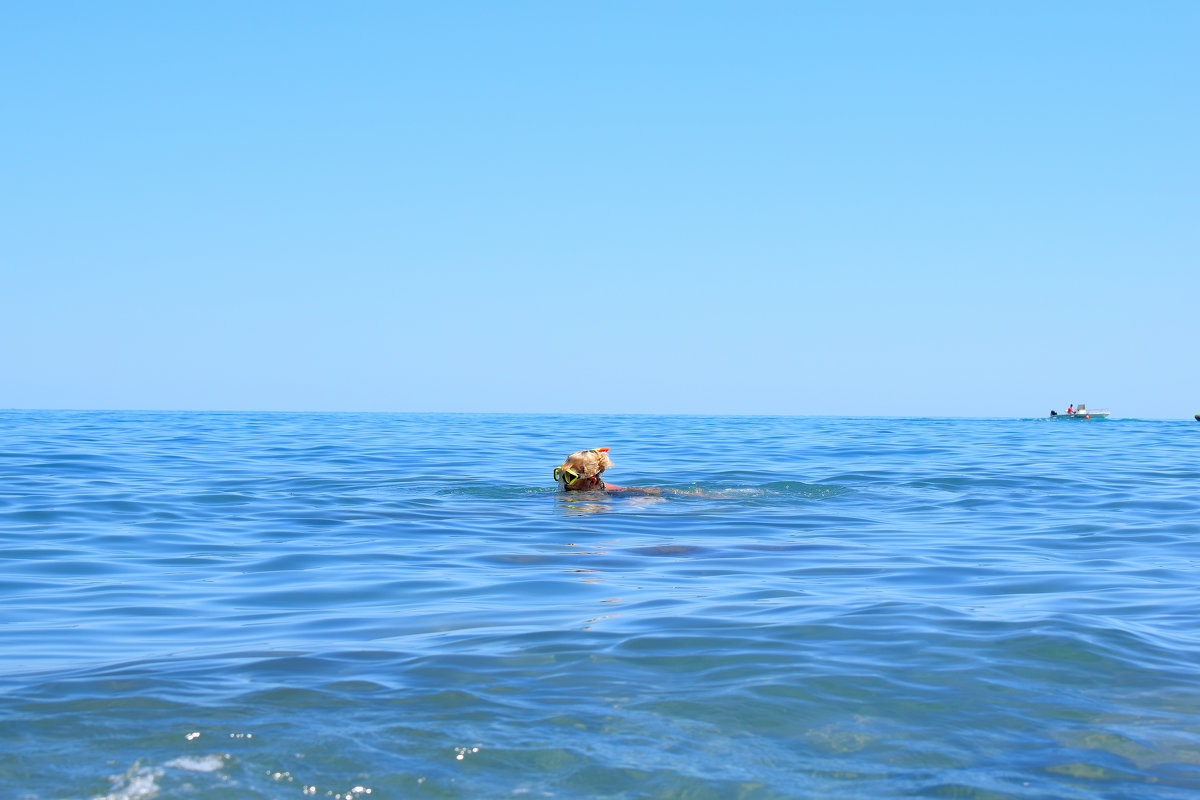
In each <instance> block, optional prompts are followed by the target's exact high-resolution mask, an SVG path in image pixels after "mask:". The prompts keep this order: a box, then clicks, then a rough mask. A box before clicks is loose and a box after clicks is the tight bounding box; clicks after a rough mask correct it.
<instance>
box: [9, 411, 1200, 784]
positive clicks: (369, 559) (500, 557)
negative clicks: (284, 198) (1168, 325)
mask: <svg viewBox="0 0 1200 800" xmlns="http://www.w3.org/2000/svg"><path fill="white" fill-rule="evenodd" d="M605 446H607V447H611V448H612V449H611V451H610V455H611V456H612V459H613V461H614V462H615V466H614V467H613V468H612V469H611V470H609V472H608V473H607V474H606V476H605V477H606V478H607V479H610V481H611V482H612V483H616V484H622V485H626V484H628V485H633V486H657V487H663V488H665V489H667V490H668V491H666V492H665V493H664V494H662V495H659V496H647V495H641V494H621V493H616V494H591V493H589V494H578V495H576V494H570V495H568V494H561V493H558V492H556V491H554V484H553V482H552V480H551V471H552V469H553V468H554V467H555V466H556V465H557V464H559V463H561V461H562V459H563V457H564V456H566V455H567V454H568V453H569V452H572V451H574V450H578V449H583V448H592V447H605ZM1198 456H1200V424H1198V423H1196V422H1194V421H1190V420H1189V421H1140V420H1120V419H1111V420H1089V421H1082V420H1049V419H979V420H973V419H893V418H874V419H873V418H830V417H732V416H555V415H501V414H497V415H434V414H299V413H182V412H66V411H55V412H50V411H46V412H42V411H10V412H0V798H5V800H7V799H8V798H14V799H16V800H50V799H51V798H54V799H56V800H57V799H60V798H70V799H72V800H75V799H81V798H86V799H91V798H102V799H103V800H148V799H149V798H221V799H222V800H224V799H225V798H238V799H239V800H250V799H252V798H314V797H315V798H336V799H337V800H368V799H369V800H376V799H383V798H512V797H516V798H562V799H566V798H622V799H625V798H630V799H632V798H677V799H678V800H685V799H686V800H706V799H707V798H713V799H714V800H717V799H720V798H746V799H747V800H749V799H750V798H754V799H756V800H757V799H759V798H761V799H763V800H766V799H768V798H771V799H773V798H892V797H904V798H911V797H933V798H980V799H981V800H983V799H986V800H1005V799H1007V798H1045V799H1046V800H1050V799H1051V798H1053V799H1054V800H1059V799H1061V798H1088V799H1089V800H1091V799H1092V798H1179V799H1180V800H1183V798H1188V799H1189V800H1192V799H1193V798H1195V797H1197V796H1200V620H1198V611H1200V492H1198V491H1197V487H1198V485H1200V458H1198Z"/></svg>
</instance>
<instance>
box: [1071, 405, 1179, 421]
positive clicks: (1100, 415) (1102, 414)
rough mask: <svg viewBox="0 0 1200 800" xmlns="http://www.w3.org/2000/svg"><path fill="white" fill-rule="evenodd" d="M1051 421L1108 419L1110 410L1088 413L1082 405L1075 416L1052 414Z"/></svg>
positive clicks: (1101, 409) (1076, 408)
mask: <svg viewBox="0 0 1200 800" xmlns="http://www.w3.org/2000/svg"><path fill="white" fill-rule="evenodd" d="M1050 419H1108V409H1106V408H1098V409H1096V410H1095V411H1088V407H1087V404H1086V403H1080V404H1079V405H1077V406H1075V412H1074V413H1073V414H1067V413H1065V412H1064V413H1062V414H1060V413H1058V412H1057V411H1051V412H1050ZM1196 419H1198V420H1200V414H1197V415H1196Z"/></svg>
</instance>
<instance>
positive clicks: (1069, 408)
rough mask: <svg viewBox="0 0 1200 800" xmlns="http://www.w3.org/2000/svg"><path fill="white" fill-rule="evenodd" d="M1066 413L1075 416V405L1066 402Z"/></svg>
mask: <svg viewBox="0 0 1200 800" xmlns="http://www.w3.org/2000/svg"><path fill="white" fill-rule="evenodd" d="M1067 415H1068V416H1071V417H1073V416H1075V405H1074V404H1073V403H1067Z"/></svg>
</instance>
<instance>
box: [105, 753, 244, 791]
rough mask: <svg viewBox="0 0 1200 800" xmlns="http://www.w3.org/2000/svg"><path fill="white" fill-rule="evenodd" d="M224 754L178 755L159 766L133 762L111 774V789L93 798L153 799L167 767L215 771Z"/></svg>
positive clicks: (223, 763) (193, 770)
mask: <svg viewBox="0 0 1200 800" xmlns="http://www.w3.org/2000/svg"><path fill="white" fill-rule="evenodd" d="M225 758H226V757H225V756H222V755H216V754H213V755H206V756H180V757H179V758H173V759H171V760H170V761H167V762H165V763H164V764H163V765H162V766H161V767H145V766H142V765H141V763H140V762H139V763H137V764H134V765H133V766H132V767H130V768H129V769H127V770H126V771H125V772H124V773H123V774H121V775H113V776H112V777H111V778H109V780H111V781H112V791H110V792H109V793H108V794H105V795H96V797H95V798H93V800H153V798H155V797H158V793H159V791H160V789H161V787H160V786H159V779H161V778H162V777H163V775H165V774H166V770H167V769H182V770H187V771H188V772H216V771H217V770H219V769H220V768H221V767H223V766H224V765H225Z"/></svg>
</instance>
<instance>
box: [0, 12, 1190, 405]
mask: <svg viewBox="0 0 1200 800" xmlns="http://www.w3.org/2000/svg"><path fill="white" fill-rule="evenodd" d="M1197 41H1200V3H1196V2H1193V0H1160V1H1157V2H1154V1H1152V2H1147V3H1128V2H1109V1H1107V0H1064V1H1063V2H1055V3H1046V2H1042V1H1041V0H1037V1H1036V2H1034V1H1032V0H1030V1H1024V0H1018V1H1017V2H1005V3H982V2H979V3H970V2H967V3H965V2H961V1H960V0H912V1H911V2H903V3H899V2H891V1H890V0H877V1H876V2H865V1H864V0H847V1H846V2H816V1H815V0H814V1H812V2H802V1H801V0H787V1H786V2H741V3H733V2H708V1H707V0H687V1H686V2H684V1H683V0H661V1H658V0H656V1H655V2H625V1H624V0H606V2H598V1H597V2H568V3H563V2H549V1H547V2H521V1H520V0H514V1H513V2H503V3H492V2H444V3H434V2H421V3H417V2H400V0H392V1H390V2H377V1H374V0H356V2H353V3H333V2H305V1H304V0H286V2H268V1H267V0H235V1H232V2H231V1H229V0H209V1H207V2H203V3H163V2H158V0H154V1H153V2H149V1H147V2H127V1H125V0H109V1H108V2H103V3H96V2H78V1H72V0H61V1H58V0H56V2H52V3H45V2H35V1H34V0H13V2H8V3H5V4H4V5H3V6H2V7H0V75H3V78H0V186H2V187H3V188H2V190H0V408H51V409H60V408H62V409H67V408H78V409H195V410H247V411H251V410H280V411H285V410H286V411H400V412H403V411H422V412H428V411H448V412H549V413H576V412H578V413H650V414H797V415H868V416H877V415H883V416H919V417H921V416H973V417H1031V416H1040V415H1046V414H1048V413H1049V412H1050V410H1051V409H1057V410H1059V411H1061V410H1063V409H1065V407H1066V406H1067V404H1068V403H1078V402H1080V401H1083V402H1086V403H1087V404H1088V405H1089V406H1090V407H1093V408H1099V407H1104V408H1108V409H1110V410H1111V411H1112V413H1113V416H1114V417H1137V418H1148V419H1149V418H1166V419H1171V418H1189V419H1190V417H1191V416H1192V415H1193V414H1195V413H1197V412H1200V370H1198V369H1197V363H1198V358H1197V352H1196V349H1195V348H1196V347H1197V346H1200V314H1198V313H1197V309H1198V308H1200V191H1198V190H1197V187H1198V186H1200V155H1198V153H1200V145H1198V144H1197V143H1200V48H1198V47H1196V42H1197Z"/></svg>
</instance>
